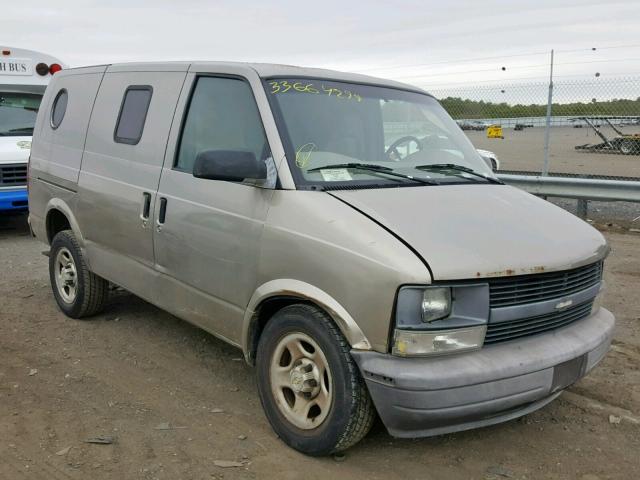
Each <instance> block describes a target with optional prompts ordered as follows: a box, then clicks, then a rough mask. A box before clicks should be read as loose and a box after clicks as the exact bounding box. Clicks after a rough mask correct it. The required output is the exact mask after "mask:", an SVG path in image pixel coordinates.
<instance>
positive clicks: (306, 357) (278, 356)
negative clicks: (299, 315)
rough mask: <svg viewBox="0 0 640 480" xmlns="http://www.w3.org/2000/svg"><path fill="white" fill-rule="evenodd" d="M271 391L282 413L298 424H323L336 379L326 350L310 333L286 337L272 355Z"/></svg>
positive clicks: (310, 427) (311, 425) (304, 427)
mask: <svg viewBox="0 0 640 480" xmlns="http://www.w3.org/2000/svg"><path fill="white" fill-rule="evenodd" d="M269 376H270V378H269V381H270V384H271V391H272V393H273V396H274V398H275V401H276V405H277V406H278V409H279V410H280V413H282V415H284V417H285V418H286V419H287V420H288V421H289V422H291V423H292V424H293V425H295V426H296V427H298V428H300V429H302V430H311V429H314V428H317V427H319V426H320V425H322V423H323V422H324V420H325V419H326V418H327V415H328V414H329V412H330V410H331V407H332V405H333V380H332V377H331V370H330V369H329V364H328V362H327V358H326V357H325V355H324V352H323V351H322V350H321V349H320V347H319V346H318V344H317V343H316V342H315V341H314V340H313V339H312V338H311V337H309V336H308V335H306V334H304V333H301V332H295V333H289V334H287V335H285V336H283V337H282V338H281V339H280V341H279V342H278V345H277V346H276V348H275V350H274V353H273V355H272V358H271V365H270V371H269Z"/></svg>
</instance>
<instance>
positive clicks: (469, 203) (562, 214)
mask: <svg viewBox="0 0 640 480" xmlns="http://www.w3.org/2000/svg"><path fill="white" fill-rule="evenodd" d="M331 195H333V196H335V197H337V198H339V199H340V200H342V201H344V202H346V203H348V204H349V205H351V206H353V207H354V208H356V209H358V210H360V211H361V212H362V213H364V214H365V215H367V216H369V217H371V218H372V219H373V220H375V221H376V222H378V223H380V224H382V225H383V226H384V227H385V228H387V229H388V230H390V231H391V232H392V233H394V234H395V235H397V236H398V237H400V238H401V239H402V240H404V241H405V242H406V243H408V244H409V245H410V246H411V247H412V248H413V249H414V250H415V251H417V252H418V253H419V254H420V256H422V258H423V259H424V260H425V261H426V262H427V264H428V265H429V267H430V269H431V272H432V273H433V277H434V280H460V279H471V278H482V277H498V276H508V275H523V274H528V273H541V272H546V271H555V270H566V269H570V268H574V267H577V266H581V265H585V264H588V263H590V262H593V261H596V260H598V259H600V258H602V257H604V256H605V255H606V253H607V252H608V247H607V244H606V241H605V239H604V237H603V236H602V235H601V234H600V232H598V231H597V230H596V229H594V228H593V227H591V226H590V225H589V224H587V223H586V222H583V221H582V220H580V219H579V218H578V217H575V216H574V215H572V214H571V213H569V212H567V211H565V210H563V209H561V208H559V207H556V206H555V205H553V204H551V203H549V202H547V201H545V200H542V199H540V198H537V197H535V196H533V195H530V194H528V193H526V192H524V191H522V190H519V189H516V188H514V187H509V186H506V185H447V186H445V185H442V186H429V187H405V188H387V189H375V190H348V191H347V190H345V191H332V192H331Z"/></svg>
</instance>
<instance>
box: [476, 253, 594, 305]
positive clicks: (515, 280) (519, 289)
mask: <svg viewBox="0 0 640 480" xmlns="http://www.w3.org/2000/svg"><path fill="white" fill-rule="evenodd" d="M601 279H602V261H599V262H596V263H592V264H591V265H586V266H584V267H579V268H574V269H573V270H564V271H562V272H550V273H538V274H533V275H519V276H515V277H500V278H492V279H489V290H490V305H491V308H499V307H509V306H512V305H524V304H526V303H535V302H543V301H545V300H550V299H552V298H557V297H564V296H566V295H570V294H572V293H576V292H579V291H581V290H585V289H586V288H589V287H591V286H593V285H595V284H597V283H598V282H599V281H600V280H601Z"/></svg>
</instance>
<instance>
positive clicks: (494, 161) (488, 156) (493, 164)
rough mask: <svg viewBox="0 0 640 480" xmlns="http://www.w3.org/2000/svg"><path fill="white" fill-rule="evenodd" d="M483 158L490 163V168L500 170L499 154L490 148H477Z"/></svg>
mask: <svg viewBox="0 0 640 480" xmlns="http://www.w3.org/2000/svg"><path fill="white" fill-rule="evenodd" d="M476 150H477V151H478V153H479V154H480V156H481V157H482V159H483V160H484V161H485V162H486V163H487V165H489V168H491V170H493V171H494V172H495V171H496V170H500V160H498V156H497V155H496V154H495V153H493V152H492V151H490V150H483V149H481V148H476Z"/></svg>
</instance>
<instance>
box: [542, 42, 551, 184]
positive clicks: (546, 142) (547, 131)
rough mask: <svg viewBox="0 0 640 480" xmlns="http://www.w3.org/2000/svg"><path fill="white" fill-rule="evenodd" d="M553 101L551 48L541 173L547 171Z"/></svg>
mask: <svg viewBox="0 0 640 480" xmlns="http://www.w3.org/2000/svg"><path fill="white" fill-rule="evenodd" d="M552 102H553V50H551V67H550V69H549V98H548V99H547V122H546V127H545V131H544V165H543V166H542V175H543V176H547V175H548V173H549V135H550V133H551V132H550V129H551V103H552Z"/></svg>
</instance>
